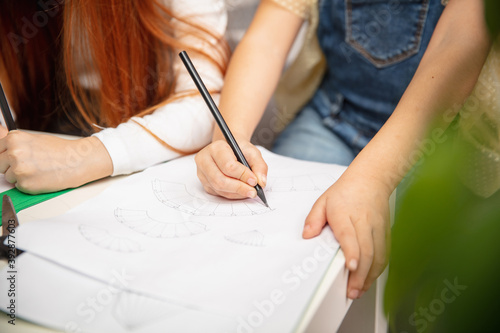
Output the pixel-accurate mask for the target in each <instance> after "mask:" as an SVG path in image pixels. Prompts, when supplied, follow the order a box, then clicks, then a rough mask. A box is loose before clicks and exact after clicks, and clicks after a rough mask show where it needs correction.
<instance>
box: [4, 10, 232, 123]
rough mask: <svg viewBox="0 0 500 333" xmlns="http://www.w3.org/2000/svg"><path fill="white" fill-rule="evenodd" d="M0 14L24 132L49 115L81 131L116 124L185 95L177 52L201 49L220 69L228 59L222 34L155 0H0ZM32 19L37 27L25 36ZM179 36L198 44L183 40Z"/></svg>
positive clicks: (50, 120) (7, 64)
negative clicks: (178, 74)
mask: <svg viewBox="0 0 500 333" xmlns="http://www.w3.org/2000/svg"><path fill="white" fill-rule="evenodd" d="M49 3H52V4H53V6H52V7H49V6H50V5H49V6H48V4H49ZM44 7H45V8H44ZM0 13H1V15H2V18H1V22H0V57H1V60H2V61H1V62H3V65H4V67H5V69H6V72H7V73H8V82H6V84H7V85H9V84H10V86H11V89H10V96H9V97H10V99H9V101H10V103H11V105H12V107H13V109H14V110H15V111H16V116H17V123H18V125H19V127H21V128H26V129H36V130H43V131H51V130H53V129H52V128H51V124H53V117H54V115H59V116H64V115H65V116H66V118H67V119H68V120H69V122H70V123H71V124H72V125H73V126H74V127H75V128H76V129H78V130H81V131H82V132H86V133H89V132H93V131H95V130H96V128H95V127H93V126H92V125H93V124H97V125H100V126H103V127H115V126H117V125H119V124H120V123H122V122H124V121H127V120H128V119H130V118H131V117H133V116H136V115H139V116H142V115H144V114H147V113H151V112H153V111H154V110H155V109H156V108H158V107H159V106H160V105H163V104H166V103H168V102H169V101H170V100H172V99H175V98H178V97H182V96H185V95H186V94H188V93H189V92H177V94H175V93H174V90H175V84H176V77H175V75H174V70H173V66H172V65H173V62H174V59H175V57H177V53H178V52H179V51H180V50H183V49H186V50H189V51H190V52H192V53H194V52H197V53H199V54H202V55H203V56H205V57H207V59H209V60H210V61H212V62H213V63H214V64H216V65H217V66H218V68H219V69H220V71H221V73H222V74H223V73H224V71H225V68H226V64H227V60H228V56H229V51H228V47H227V45H226V43H225V42H224V41H223V39H222V37H221V36H215V35H214V34H213V33H211V32H210V31H209V30H208V29H206V28H204V27H202V26H200V25H198V24H196V23H195V22H192V21H190V19H189V18H182V17H176V15H174V13H172V11H171V10H170V9H169V8H167V7H165V6H164V5H162V4H161V0H127V1H123V0H67V1H63V0H52V1H38V2H35V1H33V0H16V1H11V0H0ZM44 14H45V16H44ZM37 15H38V16H37ZM44 17H47V18H48V19H47V20H46V22H43V18H44ZM31 18H33V20H32V21H31V22H32V23H31V25H32V26H33V27H35V28H37V32H36V34H35V33H33V34H32V35H34V36H27V34H26V31H27V30H29V29H27V28H26V27H28V28H29V27H30V24H29V23H30V21H29V20H31ZM37 20H38V21H37ZM26 22H28V23H26ZM40 23H45V24H44V25H42V24H40ZM38 26H40V27H38ZM186 34H189V36H190V41H193V40H194V41H196V44H197V45H203V46H205V48H203V47H202V46H200V47H198V48H194V47H193V46H192V45H187V44H185V43H182V42H181V41H180V40H179V38H178V36H182V35H186ZM28 37H29V38H28ZM191 37H192V38H191ZM207 46H208V47H207ZM0 64H1V63H0ZM3 79H4V80H5V78H3ZM2 83H4V84H5V82H2ZM76 110H77V112H75V111H76Z"/></svg>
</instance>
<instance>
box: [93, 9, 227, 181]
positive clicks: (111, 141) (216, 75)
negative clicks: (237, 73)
mask: <svg viewBox="0 0 500 333" xmlns="http://www.w3.org/2000/svg"><path fill="white" fill-rule="evenodd" d="M165 4H166V5H167V6H169V8H170V9H171V10H172V11H173V13H174V14H175V15H176V16H177V17H186V18H189V19H190V20H193V21H194V22H196V23H197V24H200V25H202V26H203V27H206V28H207V29H210V31H211V32H213V33H214V34H216V35H220V36H223V35H224V31H225V29H226V25H227V15H226V10H225V5H224V1H223V0H172V1H165ZM178 38H179V40H181V41H183V42H185V43H186V44H187V43H189V44H190V45H192V43H200V41H199V40H197V39H194V38H192V37H190V36H186V35H182V36H178ZM195 46H200V45H195ZM203 49H204V51H206V52H208V53H210V47H209V46H205V47H204V48H203ZM179 51H180V50H179ZM190 58H191V60H192V61H193V63H194V65H195V67H196V68H197V70H198V72H199V74H200V76H201V77H202V79H203V81H204V83H205V85H206V86H207V88H208V89H209V90H210V91H220V90H221V88H222V84H223V74H222V73H221V72H220V70H219V69H218V68H217V66H216V65H215V64H213V63H212V62H210V61H209V60H208V59H207V58H205V57H202V56H197V55H195V54H190ZM174 70H175V74H176V75H177V84H176V89H175V90H176V92H179V91H186V90H193V91H197V90H196V86H195V85H194V83H193V81H192V79H191V77H190V76H189V74H188V72H187V71H186V69H185V67H184V66H183V64H182V62H181V61H180V59H179V57H177V56H176V57H175V63H174ZM213 98H214V100H216V101H217V100H218V98H219V94H213ZM134 121H135V122H137V123H139V124H141V125H142V126H144V127H146V128H147V129H148V130H150V131H151V132H152V133H154V134H155V135H156V136H157V137H158V138H159V139H161V140H163V141H164V142H166V143H167V144H168V145H170V146H172V147H174V148H176V149H179V150H182V151H193V150H196V149H201V148H202V147H203V146H205V145H206V144H208V143H209V142H210V140H211V136H212V130H213V124H214V121H213V117H212V115H211V114H210V111H209V110H208V108H207V106H206V104H205V102H204V101H203V99H202V97H201V96H200V95H196V96H190V97H185V98H182V99H179V100H176V101H174V102H172V103H169V104H167V105H164V106H162V107H160V108H158V109H157V110H155V111H154V112H153V113H152V114H150V115H147V116H144V117H133V118H132V119H131V120H129V121H127V122H125V123H122V124H120V125H119V126H117V127H116V128H106V129H104V130H102V131H101V132H99V133H96V134H94V136H96V137H97V138H98V139H99V140H101V142H102V143H103V144H104V146H105V147H106V149H107V151H108V153H109V155H110V156H111V160H112V162H113V176H116V175H120V174H129V173H132V172H135V171H139V170H143V169H145V168H147V167H149V166H152V165H155V164H158V163H161V162H165V161H168V160H171V159H173V158H176V157H179V153H177V152H174V151H172V150H169V149H167V148H166V147H165V146H163V145H162V144H161V143H160V142H159V141H158V140H157V139H155V138H154V137H153V136H152V135H151V134H149V133H148V132H147V131H145V130H144V129H143V128H141V126H139V125H138V124H137V123H135V122H134Z"/></svg>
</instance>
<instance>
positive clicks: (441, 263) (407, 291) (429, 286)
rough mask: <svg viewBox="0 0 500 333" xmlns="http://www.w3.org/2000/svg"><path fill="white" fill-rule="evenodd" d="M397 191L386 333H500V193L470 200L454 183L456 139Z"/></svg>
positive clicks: (458, 154)
mask: <svg viewBox="0 0 500 333" xmlns="http://www.w3.org/2000/svg"><path fill="white" fill-rule="evenodd" d="M447 137H448V140H446V141H445V142H444V143H443V144H441V145H438V147H437V149H436V151H435V152H434V153H433V154H431V155H430V156H427V157H426V158H425V160H424V161H423V162H422V163H420V164H419V166H418V167H416V168H414V169H413V170H412V171H411V172H410V173H409V175H407V177H406V180H405V181H406V183H404V184H402V186H401V187H400V188H398V191H399V190H401V192H403V193H399V194H398V204H397V206H398V209H397V212H396V221H395V224H394V227H393V230H392V231H393V232H392V239H393V241H392V249H391V261H390V266H389V278H388V281H387V286H386V295H385V309H386V312H387V313H388V314H389V321H390V326H391V332H393V333H405V332H406V333H410V332H419V333H420V332H433V333H437V332H439V333H443V332H453V333H456V332H498V331H499V329H498V323H497V319H496V318H497V316H498V313H499V312H500V191H497V193H496V194H494V195H493V196H491V197H489V198H487V199H484V198H480V197H477V196H475V195H474V194H473V193H472V192H470V191H469V190H468V189H467V188H466V187H464V186H463V185H462V183H461V182H460V180H459V179H458V178H457V176H456V173H455V171H456V169H457V166H458V165H460V164H461V163H463V159H464V158H467V157H466V156H464V155H463V154H462V151H461V150H460V147H457V146H456V144H455V145H454V140H453V133H451V130H449V131H448V132H447Z"/></svg>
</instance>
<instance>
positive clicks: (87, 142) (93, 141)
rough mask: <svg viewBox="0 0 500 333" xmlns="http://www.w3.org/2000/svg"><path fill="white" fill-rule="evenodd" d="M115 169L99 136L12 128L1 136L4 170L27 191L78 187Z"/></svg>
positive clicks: (1, 166)
mask: <svg viewBox="0 0 500 333" xmlns="http://www.w3.org/2000/svg"><path fill="white" fill-rule="evenodd" d="M112 172H113V164H112V162H111V158H110V157H109V154H108V152H107V150H106V148H105V147H104V145H103V144H102V143H101V141H100V140H99V139H97V138H95V137H88V138H83V139H79V140H66V139H61V138H58V137H55V136H51V135H42V134H31V133H26V132H22V131H11V132H9V133H8V134H7V135H6V136H5V137H3V138H1V139H0V173H3V174H5V179H6V180H7V181H8V182H9V183H11V184H16V187H17V188H18V189H19V190H21V191H23V192H27V193H31V194H36V193H45V192H54V191H59V190H62V189H66V188H72V187H78V186H80V185H83V184H85V183H88V182H90V181H93V180H96V179H99V178H103V177H106V176H109V175H111V173H112Z"/></svg>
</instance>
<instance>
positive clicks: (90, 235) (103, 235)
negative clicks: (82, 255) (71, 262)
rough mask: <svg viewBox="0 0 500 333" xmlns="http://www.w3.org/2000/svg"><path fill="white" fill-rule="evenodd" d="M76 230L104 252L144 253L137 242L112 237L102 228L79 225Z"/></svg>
mask: <svg viewBox="0 0 500 333" xmlns="http://www.w3.org/2000/svg"><path fill="white" fill-rule="evenodd" d="M78 230H79V231H80V234H81V235H82V236H83V237H84V238H85V239H86V240H87V241H89V242H90V243H92V244H94V245H97V246H99V247H101V248H103V249H106V250H111V251H115V252H124V253H136V252H141V251H144V249H143V248H142V245H141V244H140V243H139V242H136V241H134V240H132V239H129V238H126V237H120V236H116V235H113V234H111V233H110V232H109V231H108V230H106V229H103V228H98V227H93V226H90V225H85V224H80V225H79V226H78Z"/></svg>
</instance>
